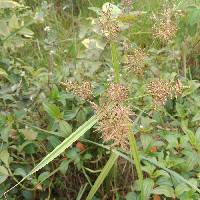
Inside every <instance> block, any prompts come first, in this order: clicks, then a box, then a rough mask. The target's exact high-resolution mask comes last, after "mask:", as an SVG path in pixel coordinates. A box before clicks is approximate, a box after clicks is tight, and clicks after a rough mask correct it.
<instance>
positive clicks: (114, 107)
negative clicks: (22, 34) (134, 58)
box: [92, 84, 131, 149]
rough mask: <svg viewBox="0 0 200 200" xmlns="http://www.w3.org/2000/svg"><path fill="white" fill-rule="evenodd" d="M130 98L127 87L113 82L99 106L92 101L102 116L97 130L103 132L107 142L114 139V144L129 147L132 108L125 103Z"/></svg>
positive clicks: (124, 147)
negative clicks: (128, 138)
mask: <svg viewBox="0 0 200 200" xmlns="http://www.w3.org/2000/svg"><path fill="white" fill-rule="evenodd" d="M127 98H128V91H127V89H126V88H125V87H124V86H123V85H121V84H111V85H110V86H109V88H108V89H107V91H106V94H105V95H103V96H101V97H100V100H99V106H97V105H96V104H94V103H92V106H93V108H94V109H95V111H96V113H97V114H98V115H99V116H101V117H100V119H99V121H98V125H97V130H98V131H101V132H102V137H103V140H104V141H105V142H108V141H112V142H113V145H114V146H119V147H121V148H123V149H127V137H128V135H127V134H128V131H129V130H130V122H131V120H130V118H129V116H130V114H131V112H130V110H129V108H127V107H125V106H124V105H123V104H124V102H125V101H126V100H127Z"/></svg>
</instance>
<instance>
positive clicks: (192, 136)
mask: <svg viewBox="0 0 200 200" xmlns="http://www.w3.org/2000/svg"><path fill="white" fill-rule="evenodd" d="M181 128H182V130H183V132H184V133H185V134H186V135H187V136H188V138H189V140H190V143H191V144H192V145H194V146H196V145H197V141H196V137H195V134H194V133H193V131H191V130H190V129H188V128H187V121H182V122H181Z"/></svg>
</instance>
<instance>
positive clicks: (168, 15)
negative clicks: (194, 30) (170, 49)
mask: <svg viewBox="0 0 200 200" xmlns="http://www.w3.org/2000/svg"><path fill="white" fill-rule="evenodd" d="M172 16H173V12H172V9H170V8H168V9H165V10H164V11H163V13H162V14H160V16H157V17H154V21H155V23H154V26H153V27H152V31H153V35H154V36H155V37H156V38H158V39H160V40H161V41H168V40H170V39H172V38H173V37H174V36H175V34H176V32H177V25H176V23H175V22H174V21H173V20H172Z"/></svg>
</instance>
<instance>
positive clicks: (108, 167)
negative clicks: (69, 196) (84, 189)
mask: <svg viewBox="0 0 200 200" xmlns="http://www.w3.org/2000/svg"><path fill="white" fill-rule="evenodd" d="M118 156H119V155H117V154H116V153H114V152H112V153H111V156H110V158H109V160H108V162H107V163H106V165H105V166H104V168H103V169H102V171H101V173H100V175H99V176H98V178H97V179H96V181H95V183H94V185H93V187H92V188H91V190H90V192H89V194H88V196H87V198H86V200H91V199H92V198H93V196H94V195H95V193H96V191H97V190H98V188H99V187H100V185H101V184H102V183H103V181H104V179H105V178H106V176H107V175H108V173H109V171H110V170H111V168H112V166H113V165H114V163H115V161H116V160H117V158H118Z"/></svg>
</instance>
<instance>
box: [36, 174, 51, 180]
mask: <svg viewBox="0 0 200 200" xmlns="http://www.w3.org/2000/svg"><path fill="white" fill-rule="evenodd" d="M49 174H50V172H42V173H41V174H40V175H39V176H38V182H43V181H44V180H46V179H47V177H48V176H49Z"/></svg>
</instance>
